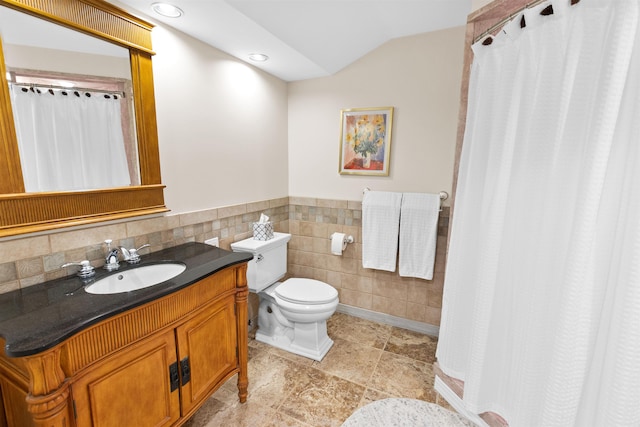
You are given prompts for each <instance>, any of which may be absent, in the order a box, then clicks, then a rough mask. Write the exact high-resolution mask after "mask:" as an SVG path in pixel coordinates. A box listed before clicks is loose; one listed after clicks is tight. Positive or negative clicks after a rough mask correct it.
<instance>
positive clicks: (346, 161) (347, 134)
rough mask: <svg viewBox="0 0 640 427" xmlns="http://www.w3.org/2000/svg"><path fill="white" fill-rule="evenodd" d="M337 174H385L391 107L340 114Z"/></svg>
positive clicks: (387, 166)
mask: <svg viewBox="0 0 640 427" xmlns="http://www.w3.org/2000/svg"><path fill="white" fill-rule="evenodd" d="M341 116H342V120H341V135H340V173H341V174H346V175H349V174H351V175H380V176H388V175H389V153H390V149H391V125H392V121H393V107H381V108H351V109H348V110H342V111H341Z"/></svg>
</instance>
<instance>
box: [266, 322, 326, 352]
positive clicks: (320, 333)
mask: <svg viewBox="0 0 640 427" xmlns="http://www.w3.org/2000/svg"><path fill="white" fill-rule="evenodd" d="M256 341H260V342H262V343H265V344H269V345H271V346H273V347H277V348H279V349H281V350H285V351H288V352H290V353H293V354H297V355H299V356H303V357H307V358H309V359H313V360H316V361H318V362H320V361H321V360H322V359H323V358H324V356H325V355H326V354H327V352H328V351H329V350H330V349H331V347H332V346H333V340H332V339H331V338H329V335H327V322H326V321H321V322H314V323H297V322H296V323H295V324H294V327H293V328H286V330H285V331H283V330H281V331H280V333H276V334H271V335H269V334H266V333H264V332H262V331H260V326H258V331H257V332H256Z"/></svg>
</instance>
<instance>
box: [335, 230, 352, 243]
mask: <svg viewBox="0 0 640 427" xmlns="http://www.w3.org/2000/svg"><path fill="white" fill-rule="evenodd" d="M336 233H337V232H336ZM336 233H332V234H331V236H330V237H329V238H330V239H333V235H334V234H336ZM337 234H340V233H337ZM344 237H345V241H346V242H347V243H353V242H354V240H353V236H352V235H348V236H344Z"/></svg>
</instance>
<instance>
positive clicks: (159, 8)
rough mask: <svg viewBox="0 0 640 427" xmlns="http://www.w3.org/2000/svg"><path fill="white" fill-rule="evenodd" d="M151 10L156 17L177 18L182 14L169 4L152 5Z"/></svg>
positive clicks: (180, 10)
mask: <svg viewBox="0 0 640 427" xmlns="http://www.w3.org/2000/svg"><path fill="white" fill-rule="evenodd" d="M151 9H153V11H154V12H155V13H157V14H158V15H162V16H166V17H167V18H179V17H181V16H182V15H183V14H184V12H183V11H182V9H180V8H179V7H177V6H174V5H172V4H169V3H153V4H151Z"/></svg>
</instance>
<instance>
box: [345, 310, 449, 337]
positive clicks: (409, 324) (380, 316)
mask: <svg viewBox="0 0 640 427" xmlns="http://www.w3.org/2000/svg"><path fill="white" fill-rule="evenodd" d="M336 311H337V312H338V313H343V314H348V315H350V316H354V317H360V318H361V319H366V320H371V321H373V322H379V323H384V324H385V325H391V326H396V327H398V328H403V329H408V330H410V331H414V332H420V333H423V334H426V335H431V336H432V337H437V336H438V335H439V334H440V328H439V327H438V326H434V325H430V324H428V323H424V322H418V321H416V320H410V319H404V318H402V317H397V316H392V315H390V314H385V313H379V312H377V311H371V310H367V309H364V308H358V307H353V306H351V305H345V304H342V303H340V304H338V309H337V310H336Z"/></svg>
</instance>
